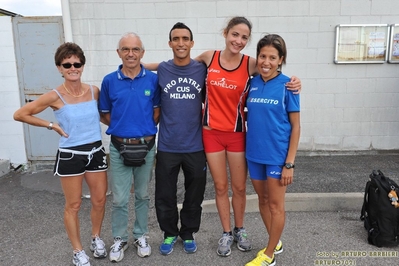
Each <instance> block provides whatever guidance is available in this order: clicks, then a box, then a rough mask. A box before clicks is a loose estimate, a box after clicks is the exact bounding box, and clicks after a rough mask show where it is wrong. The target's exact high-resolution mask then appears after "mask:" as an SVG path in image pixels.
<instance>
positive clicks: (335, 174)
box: [0, 151, 399, 266]
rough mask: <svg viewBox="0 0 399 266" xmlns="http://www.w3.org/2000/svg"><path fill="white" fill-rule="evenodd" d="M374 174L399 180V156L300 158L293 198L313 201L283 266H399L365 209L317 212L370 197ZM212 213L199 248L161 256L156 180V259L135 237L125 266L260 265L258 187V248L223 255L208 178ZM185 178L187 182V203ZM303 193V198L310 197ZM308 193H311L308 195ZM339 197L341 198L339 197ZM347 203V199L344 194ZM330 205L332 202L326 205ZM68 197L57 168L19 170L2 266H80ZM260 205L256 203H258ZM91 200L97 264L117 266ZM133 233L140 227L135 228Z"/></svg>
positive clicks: (0, 193) (289, 217)
mask: <svg viewBox="0 0 399 266" xmlns="http://www.w3.org/2000/svg"><path fill="white" fill-rule="evenodd" d="M374 169H380V170H381V171H382V172H384V173H385V175H387V176H389V177H391V178H392V179H393V180H394V181H397V183H399V152H397V151H391V152H369V153H350V154H349V153H348V154H338V153H326V154H323V155H322V156H319V155H317V156H314V155H313V154H306V153H303V154H300V155H299V156H298V157H297V159H296V167H295V175H294V183H293V184H292V185H291V186H289V188H288V193H287V197H289V196H291V195H296V196H298V206H299V201H301V197H302V198H304V197H306V198H308V199H310V200H309V201H307V203H306V205H305V206H302V207H301V208H300V211H297V210H296V209H295V206H296V205H295V204H296V203H295V201H292V202H290V203H291V206H290V208H289V211H287V214H286V225H285V229H284V232H283V236H282V240H283V243H284V252H283V253H282V254H280V255H277V257H276V259H277V265H397V263H398V261H399V247H395V248H377V247H375V246H372V245H369V244H368V243H367V234H366V231H365V229H364V227H363V222H361V221H360V220H359V216H360V209H361V202H359V206H358V207H357V206H354V207H350V208H345V206H343V205H339V206H342V208H338V209H337V208H336V207H335V208H331V207H330V205H326V204H325V203H323V204H324V205H326V206H325V208H324V209H323V210H324V211H319V210H318V211H315V209H314V205H316V204H320V201H319V200H318V198H317V197H316V195H324V197H326V198H327V199H329V196H330V195H331V200H329V201H335V200H337V198H340V197H341V196H344V195H346V196H348V195H349V196H351V195H353V194H352V193H358V194H360V193H362V192H363V191H364V187H365V184H366V182H367V180H368V176H369V174H370V173H371V171H372V170H374ZM207 178H208V182H207V188H206V192H205V201H204V213H203V216H202V224H201V229H200V231H199V232H198V233H197V234H196V241H197V245H198V251H197V252H196V253H195V254H186V253H184V251H183V245H182V242H181V241H180V240H179V241H178V242H177V243H176V244H175V248H174V251H173V253H172V254H171V255H169V256H162V255H161V254H160V253H159V252H158V247H159V244H160V243H161V241H162V232H161V231H160V229H159V226H158V223H157V220H156V216H155V209H154V201H153V199H154V197H153V193H154V186H153V183H154V180H152V185H151V190H150V193H151V195H152V197H151V203H150V216H149V230H150V232H149V239H148V240H149V243H150V245H151V246H152V255H151V256H150V257H148V258H140V257H138V256H137V254H136V249H135V247H134V245H133V244H132V240H131V239H130V240H129V246H130V247H129V248H128V249H127V250H126V252H125V258H124V260H123V261H121V262H119V263H117V265H155V266H158V265H245V263H247V262H248V261H250V260H252V259H253V258H254V257H255V256H256V253H257V252H258V250H260V249H262V248H263V247H264V245H265V244H266V241H267V234H266V231H265V228H264V225H263V223H262V220H261V218H260V215H259V213H258V212H257V211H256V208H249V205H250V204H252V205H253V203H254V200H253V194H254V191H253V188H252V185H251V183H250V181H248V186H247V195H248V199H249V200H248V202H247V206H248V207H247V210H248V211H247V213H246V217H245V226H246V228H247V232H248V235H249V237H250V239H251V240H252V243H253V250H252V251H249V252H241V251H239V250H238V249H237V248H236V246H233V247H232V254H231V256H229V257H226V258H222V257H219V256H218V255H217V254H216V249H217V243H218V239H219V237H220V235H221V230H222V229H221V225H220V221H219V217H218V214H217V213H215V212H208V211H207V208H205V205H207V206H210V205H214V203H213V199H214V196H213V195H214V190H213V183H212V178H211V176H210V175H208V177H207ZM182 185H183V180H182V179H181V181H180V182H179V187H180V189H179V190H178V194H179V197H178V198H179V201H181V198H182V195H183V190H182ZM302 195H303V196H302ZM305 195H306V196H305ZM332 195H334V197H333V196H332ZM107 199H108V201H107V206H106V214H105V219H104V224H103V231H102V238H103V239H104V242H105V244H106V245H107V247H109V246H110V245H112V243H113V241H112V235H111V219H110V216H111V215H110V214H111V200H112V193H111V195H109V196H108V197H107ZM340 199H341V200H342V199H344V204H345V197H341V198H340ZM326 202H327V201H326ZM63 205H64V197H63V195H62V191H61V187H60V183H59V180H58V177H54V176H53V175H52V173H51V171H50V170H48V169H42V170H40V171H32V170H30V171H25V172H22V171H14V172H12V173H9V174H8V175H5V176H3V177H1V178H0V265H72V251H71V247H70V243H69V241H68V238H67V235H66V232H65V229H64V224H63ZM255 205H256V204H255ZM89 210H90V200H89V199H86V198H85V199H84V201H83V204H82V207H81V211H80V224H81V237H82V241H83V245H84V247H85V250H86V253H88V254H89V256H90V258H91V265H111V264H113V263H111V262H110V261H109V260H108V258H106V259H102V260H97V259H94V258H93V256H92V254H90V250H89V243H90V226H91V225H90V219H89ZM129 211H130V222H129V225H130V227H132V224H133V220H134V210H133V204H130V208H129ZM129 229H132V228H129Z"/></svg>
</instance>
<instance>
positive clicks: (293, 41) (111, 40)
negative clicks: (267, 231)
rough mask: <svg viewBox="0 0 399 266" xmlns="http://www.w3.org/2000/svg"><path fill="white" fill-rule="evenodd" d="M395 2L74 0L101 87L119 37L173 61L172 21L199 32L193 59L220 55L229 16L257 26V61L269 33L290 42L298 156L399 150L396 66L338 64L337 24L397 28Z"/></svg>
mask: <svg viewBox="0 0 399 266" xmlns="http://www.w3.org/2000/svg"><path fill="white" fill-rule="evenodd" d="M398 10H399V1H397V0H356V1H354V0H329V1H322V0H303V1H295V0H291V1H285V0H279V1H271V0H265V1H253V0H252V1H251V0H248V1H193V0H192V1H187V0H184V1H183V0H181V1H179V0H174V1H170V0H156V1H151V0H146V1H138V0H137V1H128V0H104V1H95V0H85V1H82V0H79V1H78V0H70V11H71V18H72V31H73V39H74V41H75V42H76V43H78V44H79V45H81V46H82V48H84V50H85V51H86V53H87V54H88V64H87V65H86V77H85V78H86V79H87V81H89V82H92V83H95V84H97V85H100V83H101V80H102V77H103V76H104V75H105V74H107V73H108V72H111V71H114V70H115V69H116V67H117V65H118V64H119V62H120V59H119V58H118V56H117V54H116V52H115V49H116V44H117V41H118V40H119V37H120V35H121V34H123V33H124V32H127V31H134V32H137V33H138V34H139V35H140V36H141V38H142V40H143V42H144V45H145V47H146V54H145V56H144V61H145V62H157V61H163V60H167V59H168V58H171V57H172V53H171V51H170V48H169V47H168V45H167V41H168V33H169V30H170V28H171V27H172V26H173V24H174V23H175V22H178V21H181V22H184V23H186V24H187V25H188V26H189V27H190V28H191V29H192V30H193V33H194V41H195V47H194V49H193V51H192V56H193V57H194V56H196V55H198V54H199V53H200V52H202V51H204V50H207V49H216V48H217V49H222V48H223V47H224V39H223V37H222V35H221V30H222V28H223V27H224V25H225V22H226V21H227V20H228V19H229V18H230V17H232V16H235V15H241V16H246V17H247V18H249V19H250V20H251V22H252V23H253V35H252V42H251V43H250V45H249V46H248V47H247V48H246V49H245V50H244V52H245V53H247V54H249V55H252V56H254V55H255V47H256V43H257V40H258V39H259V38H260V37H261V36H262V34H264V33H278V34H280V35H281V36H282V37H283V38H284V39H285V40H286V42H287V45H288V57H287V65H286V66H285V67H284V69H283V70H284V72H285V74H287V75H289V76H291V75H296V76H298V77H300V78H301V80H302V84H303V93H302V95H301V105H302V106H301V108H302V110H301V111H302V114H301V122H302V135H301V141H300V149H301V150H307V151H319V150H328V151H332V150H339V151H345V150H369V149H383V150H385V149H399V141H398V137H399V64H388V63H384V64H350V65H336V64H334V63H333V59H334V49H335V27H336V25H338V24H367V23H368V24H371V23H378V24H380V23H381V24H385V23H386V24H395V23H399V12H397V11H398Z"/></svg>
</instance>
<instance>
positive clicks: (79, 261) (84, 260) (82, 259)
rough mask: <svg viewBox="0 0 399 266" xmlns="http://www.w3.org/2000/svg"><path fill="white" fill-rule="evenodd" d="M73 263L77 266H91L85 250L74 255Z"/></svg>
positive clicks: (77, 251)
mask: <svg viewBox="0 0 399 266" xmlns="http://www.w3.org/2000/svg"><path fill="white" fill-rule="evenodd" d="M72 263H73V264H74V265H76V266H90V261H89V256H87V255H86V252H85V251H84V250H76V251H75V253H74V254H73V259H72Z"/></svg>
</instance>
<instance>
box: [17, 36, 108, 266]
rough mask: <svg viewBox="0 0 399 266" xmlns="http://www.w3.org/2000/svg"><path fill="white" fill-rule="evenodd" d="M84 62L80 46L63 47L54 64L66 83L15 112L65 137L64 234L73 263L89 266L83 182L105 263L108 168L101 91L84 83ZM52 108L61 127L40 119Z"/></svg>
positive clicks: (60, 155) (97, 250) (61, 156)
mask: <svg viewBox="0 0 399 266" xmlns="http://www.w3.org/2000/svg"><path fill="white" fill-rule="evenodd" d="M85 62H86V58H85V56H84V53H83V51H82V49H81V48H80V47H79V46H78V45H77V44H74V43H64V44H62V45H61V46H60V47H58V49H57V51H56V53H55V65H56V67H57V69H58V71H59V72H60V74H61V75H62V77H63V78H64V83H62V84H61V85H59V86H58V87H57V88H56V89H54V90H52V91H50V92H47V93H45V94H43V95H41V96H40V97H39V98H38V99H37V100H35V101H33V102H30V103H28V104H26V105H25V106H23V107H21V108H20V109H19V110H17V111H16V112H15V113H14V119H15V120H17V121H20V122H24V123H27V124H30V125H32V126H38V127H44V128H47V129H49V130H53V131H55V132H56V133H58V134H59V135H60V136H61V137H60V141H59V149H58V152H57V156H56V161H55V166H54V175H58V176H59V177H60V180H61V185H62V189H63V191H64V195H65V209H64V224H65V229H66V232H67V234H68V237H69V240H70V242H71V244H72V248H73V259H72V262H73V263H74V265H85V266H88V265H90V261H89V257H88V256H87V255H86V253H85V251H84V250H83V247H82V243H81V240H80V228H79V217H78V212H79V209H80V206H81V203H82V197H81V196H82V182H83V179H85V180H86V183H87V185H88V187H89V189H90V200H91V203H92V209H91V213H90V216H91V224H92V232H91V235H92V239H91V245H90V250H91V251H92V252H93V256H94V257H95V258H104V257H106V256H107V251H106V248H105V245H104V242H103V241H102V240H101V238H100V233H101V226H102V222H103V219H104V213H105V201H106V191H107V184H108V183H107V172H106V171H107V168H108V166H107V158H106V154H105V150H104V147H103V146H102V142H101V127H100V117H99V113H98V109H97V99H98V95H99V89H98V88H97V87H96V86H91V85H89V84H85V83H82V82H81V75H82V72H83V69H84V65H85ZM49 107H50V108H51V109H53V111H54V115H55V117H56V119H57V121H58V122H51V121H46V120H44V119H41V118H39V117H38V116H36V114H39V113H40V112H42V111H44V110H45V109H47V108H49Z"/></svg>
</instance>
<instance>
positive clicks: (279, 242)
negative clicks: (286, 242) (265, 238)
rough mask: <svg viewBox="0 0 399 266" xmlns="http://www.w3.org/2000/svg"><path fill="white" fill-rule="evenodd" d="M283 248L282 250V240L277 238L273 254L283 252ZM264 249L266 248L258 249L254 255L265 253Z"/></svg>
mask: <svg viewBox="0 0 399 266" xmlns="http://www.w3.org/2000/svg"><path fill="white" fill-rule="evenodd" d="M283 250H284V249H283V242H281V240H279V241H278V244H277V246H276V248H275V249H274V254H275V255H277V254H280V253H282V252H283ZM265 251H266V248H264V249H261V250H259V252H258V253H257V254H256V256H259V255H260V254H263V253H265Z"/></svg>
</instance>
